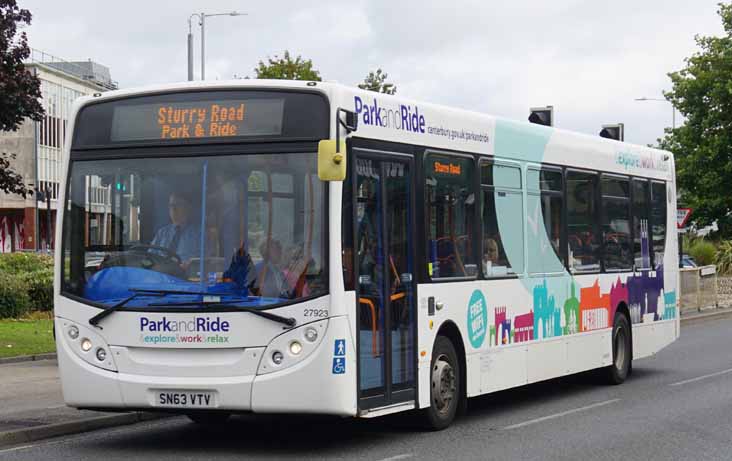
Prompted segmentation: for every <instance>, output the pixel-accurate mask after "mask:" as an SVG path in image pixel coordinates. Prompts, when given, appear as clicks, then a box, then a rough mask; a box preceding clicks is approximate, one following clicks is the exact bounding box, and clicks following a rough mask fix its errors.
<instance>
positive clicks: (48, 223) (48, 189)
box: [46, 184, 51, 253]
mask: <svg viewBox="0 0 732 461" xmlns="http://www.w3.org/2000/svg"><path fill="white" fill-rule="evenodd" d="M46 251H47V252H49V253H50V252H51V186H50V185H48V184H47V185H46Z"/></svg>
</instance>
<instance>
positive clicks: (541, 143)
mask: <svg viewBox="0 0 732 461" xmlns="http://www.w3.org/2000/svg"><path fill="white" fill-rule="evenodd" d="M247 88H256V89H266V90H308V91H315V92H320V93H323V94H325V95H326V96H327V97H328V99H329V100H330V102H331V123H333V124H334V123H335V108H338V107H341V108H344V109H347V110H352V111H355V112H356V113H357V115H358V117H359V125H358V131H357V132H356V133H355V134H354V136H358V137H364V138H370V139H376V140H383V141H390V142H399V143H406V144H415V145H422V146H427V147H432V148H436V149H445V150H451V151H464V152H472V153H482V154H486V155H496V156H498V157H503V158H506V159H513V160H520V161H528V162H536V163H556V164H562V165H569V166H575V167H578V168H581V167H583V166H586V167H590V166H591V167H593V168H596V169H600V170H604V171H611V172H612V171H617V172H624V173H628V174H638V175H642V176H650V177H654V176H656V177H659V178H663V179H669V180H673V177H672V176H671V177H669V172H672V171H673V156H672V154H671V153H669V152H665V151H661V150H658V149H654V148H651V147H647V146H641V145H634V144H630V143H626V142H619V141H615V140H612V139H606V138H601V137H599V136H593V135H588V134H583V133H577V132H573V131H569V130H564V129H560V128H555V127H546V126H542V125H536V124H532V123H529V122H528V121H516V120H511V119H507V118H502V117H496V116H492V115H487V114H483V113H478V112H475V111H469V110H464V109H457V108H453V107H448V106H442V105H438V104H431V103H426V102H420V101H415V100H412V99H407V98H403V97H400V96H396V95H387V94H383V93H375V92H370V91H366V90H361V89H359V88H354V87H349V86H346V85H343V84H339V83H337V82H309V81H290V80H257V79H241V80H225V81H212V82H201V81H192V82H180V83H171V84H161V85H151V86H146V87H140V88H130V89H121V90H114V91H109V92H105V93H97V94H95V95H93V96H87V97H83V98H80V99H79V100H77V110H78V109H80V108H81V107H83V106H84V105H86V104H89V103H93V102H101V101H108V100H113V99H125V98H129V97H137V96H145V95H152V94H160V93H167V92H180V91H195V90H226V89H231V90H235V89H247ZM540 151H541V152H540Z"/></svg>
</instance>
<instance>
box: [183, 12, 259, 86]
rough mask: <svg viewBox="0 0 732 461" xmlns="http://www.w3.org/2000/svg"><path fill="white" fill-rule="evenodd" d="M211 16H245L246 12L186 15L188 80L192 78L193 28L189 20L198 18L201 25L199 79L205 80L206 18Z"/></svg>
mask: <svg viewBox="0 0 732 461" xmlns="http://www.w3.org/2000/svg"><path fill="white" fill-rule="evenodd" d="M212 16H247V13H239V12H237V11H231V12H229V13H211V14H209V13H193V14H192V15H190V16H189V17H188V80H189V81H191V80H193V30H192V24H191V20H192V19H193V18H194V17H195V18H198V25H199V26H201V80H206V18H210V17H212Z"/></svg>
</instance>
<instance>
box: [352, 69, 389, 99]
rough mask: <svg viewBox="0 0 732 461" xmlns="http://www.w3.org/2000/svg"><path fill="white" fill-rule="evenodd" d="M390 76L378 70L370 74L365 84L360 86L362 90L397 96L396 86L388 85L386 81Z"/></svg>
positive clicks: (364, 81)
mask: <svg viewBox="0 0 732 461" xmlns="http://www.w3.org/2000/svg"><path fill="white" fill-rule="evenodd" d="M388 76H389V74H387V73H386V72H383V73H382V71H381V69H376V72H369V74H368V75H367V76H366V78H365V79H364V80H363V83H360V84H359V85H358V87H359V88H361V89H362V90H368V91H375V92H377V93H385V94H396V90H397V88H396V85H394V84H393V83H387V81H386V79H387V77H388Z"/></svg>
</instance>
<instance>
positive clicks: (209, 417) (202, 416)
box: [187, 412, 231, 426]
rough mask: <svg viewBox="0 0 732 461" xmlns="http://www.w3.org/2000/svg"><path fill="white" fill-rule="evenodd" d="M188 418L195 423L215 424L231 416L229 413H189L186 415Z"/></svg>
mask: <svg viewBox="0 0 732 461" xmlns="http://www.w3.org/2000/svg"><path fill="white" fill-rule="evenodd" d="M187 416H188V418H189V419H190V420H191V421H193V422H194V423H196V424H200V425H202V426H216V425H218V424H223V423H225V422H226V420H228V419H229V416H231V414H230V413H218V412H216V413H190V414H188V415H187Z"/></svg>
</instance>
